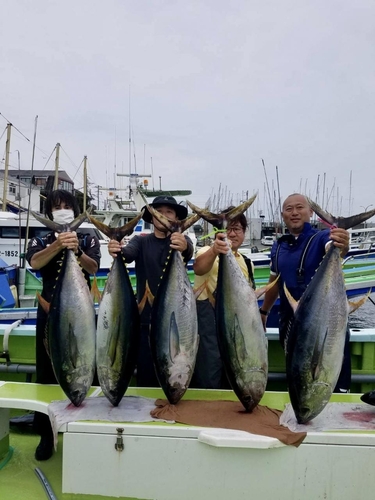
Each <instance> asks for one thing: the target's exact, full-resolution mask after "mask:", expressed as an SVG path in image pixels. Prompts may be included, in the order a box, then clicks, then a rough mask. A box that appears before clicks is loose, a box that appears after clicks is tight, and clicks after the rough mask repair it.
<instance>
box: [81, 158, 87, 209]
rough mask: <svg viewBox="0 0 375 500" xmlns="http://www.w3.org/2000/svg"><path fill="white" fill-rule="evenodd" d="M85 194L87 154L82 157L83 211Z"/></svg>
mask: <svg viewBox="0 0 375 500" xmlns="http://www.w3.org/2000/svg"><path fill="white" fill-rule="evenodd" d="M86 196H87V156H85V157H84V158H83V207H82V208H83V212H84V211H85V210H86V206H87V205H86Z"/></svg>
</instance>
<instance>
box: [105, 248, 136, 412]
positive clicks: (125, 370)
mask: <svg viewBox="0 0 375 500" xmlns="http://www.w3.org/2000/svg"><path fill="white" fill-rule="evenodd" d="M96 335H97V337H96V342H97V344H96V366H97V372H98V378H99V383H100V386H101V388H102V390H103V393H104V395H105V396H106V397H107V399H108V400H109V401H110V402H111V403H112V404H113V405H114V406H117V405H118V404H119V403H120V401H121V399H122V397H123V396H124V394H125V392H126V390H127V388H128V385H129V383H130V379H131V377H132V375H133V373H134V369H135V365H136V361H137V352H138V343H139V313H138V307H137V301H136V298H135V295H134V291H133V288H132V286H131V283H130V279H129V276H128V271H127V269H126V266H125V263H124V262H123V258H122V256H121V255H118V257H116V258H115V259H114V261H113V265H112V268H111V271H110V273H109V276H108V279H107V282H106V285H105V288H104V291H103V295H102V299H101V302H100V306H99V311H98V323H97V334H96Z"/></svg>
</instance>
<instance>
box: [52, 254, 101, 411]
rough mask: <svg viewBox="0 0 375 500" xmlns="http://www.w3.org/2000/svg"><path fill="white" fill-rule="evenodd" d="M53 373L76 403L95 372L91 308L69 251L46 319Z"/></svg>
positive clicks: (93, 311) (91, 304) (85, 282)
mask: <svg viewBox="0 0 375 500" xmlns="http://www.w3.org/2000/svg"><path fill="white" fill-rule="evenodd" d="M47 333H48V344H49V352H50V356H51V361H52V367H53V370H54V373H55V376H56V378H57V380H58V382H59V384H60V386H61V387H62V389H63V391H64V392H65V394H66V395H67V396H68V398H69V399H70V401H71V402H72V403H73V404H74V405H75V406H79V405H80V404H81V403H82V401H83V400H84V398H85V397H86V394H87V392H88V390H89V388H90V387H91V384H92V381H93V378H94V373H95V309H94V304H93V300H92V297H91V295H90V290H89V287H88V286H87V281H86V279H85V277H84V274H83V272H82V269H81V267H80V266H79V264H78V263H77V260H76V258H75V256H74V254H73V252H72V251H71V250H66V253H65V257H64V262H63V266H62V270H61V273H60V275H59V277H58V280H57V283H56V286H55V289H54V292H53V296H52V301H51V304H50V311H49V315H48V321H47Z"/></svg>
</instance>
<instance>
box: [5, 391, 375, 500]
mask: <svg viewBox="0 0 375 500" xmlns="http://www.w3.org/2000/svg"><path fill="white" fill-rule="evenodd" d="M100 396H101V393H100V388H96V387H93V388H92V389H91V392H90V395H89V396H88V398H86V402H87V405H88V406H89V405H91V402H92V403H94V404H95V405H96V403H97V400H98V399H101V398H100ZM145 398H147V399H145ZM160 398H163V393H162V391H161V390H160V389H139V388H135V387H130V388H129V389H128V391H127V394H126V396H125V398H124V399H123V402H122V408H120V409H123V410H125V408H127V407H128V406H130V405H134V404H135V402H139V401H140V400H142V401H143V402H145V403H147V404H150V406H151V407H154V406H156V405H155V401H156V400H157V399H160ZM64 399H65V397H64V394H63V393H62V391H61V389H60V387H58V386H54V385H50V386H47V385H44V386H41V385H38V384H33V383H27V384H26V383H16V382H0V436H1V440H0V469H1V470H0V478H1V484H2V486H1V492H2V496H3V497H4V498H7V499H9V500H12V499H16V498H25V495H27V498H28V500H40V499H41V498H50V499H57V498H58V499H60V500H73V498H74V499H75V500H89V499H90V500H99V499H103V500H108V499H112V498H119V499H122V500H135V499H143V500H145V499H158V500H175V499H176V498H178V499H181V500H191V499H192V498H194V499H197V500H206V499H208V500H218V499H219V500H226V499H227V498H228V496H230V497H233V498H236V499H239V500H245V499H247V498H248V495H249V490H251V492H252V495H256V496H257V497H260V498H271V497H272V496H276V498H278V499H281V500H289V499H290V498H324V497H326V498H330V500H342V499H347V500H349V499H353V498H359V497H358V491H361V492H362V493H361V498H362V497H365V498H367V495H366V492H371V491H372V490H373V489H374V487H375V479H374V475H373V474H371V471H372V468H373V467H372V466H373V465H375V458H374V457H375V453H374V451H375V434H374V431H373V427H372V426H371V425H370V426H368V427H367V429H365V430H363V426H362V427H361V423H360V422H358V429H357V430H350V431H348V430H337V429H336V428H334V427H333V428H330V427H328V428H324V430H318V431H316V430H314V431H309V432H307V434H306V435H302V436H300V439H301V440H302V439H303V441H302V444H300V445H299V446H298V447H296V446H292V445H287V444H285V443H283V442H282V441H281V440H282V439H283V438H282V437H281V435H280V434H278V435H279V437H280V439H279V438H278V437H275V436H272V435H269V431H265V432H264V434H262V430H261V431H260V433H259V430H258V433H257V431H255V432H254V431H253V432H252V431H244V430H239V429H238V428H231V427H230V426H228V425H226V428H223V427H224V425H225V424H224V425H223V427H220V417H219V415H218V414H217V413H216V415H215V418H216V423H215V424H214V426H213V427H207V424H206V426H204V425H199V424H194V423H193V424H190V423H189V420H185V421H184V423H180V424H178V425H176V424H175V423H173V422H171V421H169V422H163V421H151V417H149V416H148V417H146V421H144V422H136V421H134V420H132V419H131V418H129V417H123V418H121V417H120V418H118V420H116V419H114V420H113V419H112V420H110V419H109V418H108V417H107V418H105V419H104V418H97V417H93V418H90V417H87V416H86V418H85V420H84V421H82V420H80V418H79V417H78V415H76V417H74V415H72V414H70V415H71V416H68V417H67V418H66V420H65V423H62V424H61V425H60V426H59V434H58V444H57V451H56V452H55V453H54V454H53V456H52V457H51V458H50V459H49V460H48V461H46V462H37V461H36V460H35V458H34V451H35V447H36V445H37V443H38V440H39V436H36V435H35V434H33V433H32V431H31V430H30V429H29V428H28V427H27V426H24V427H22V426H21V425H20V426H16V425H14V424H11V430H10V433H9V427H8V426H9V416H10V415H11V416H12V417H13V422H16V419H17V416H18V415H20V412H22V418H25V415H24V413H25V411H27V410H38V411H42V412H45V413H47V412H48V408H49V406H50V408H52V405H51V403H52V402H55V403H56V402H59V401H64ZM91 399H92V401H90V400H91ZM104 399H105V398H104ZM95 400H96V401H95ZM181 403H184V404H185V405H186V403H189V406H190V407H192V408H198V409H199V408H201V407H202V405H203V408H207V407H208V408H210V406H211V404H212V405H214V407H215V408H223V406H224V407H225V408H237V406H236V404H238V403H237V402H236V398H235V395H234V393H233V392H232V391H218V390H216V391H215V390H193V389H189V390H188V391H187V392H186V394H185V397H184V400H183V401H182V402H181ZM288 403H289V397H288V393H287V392H284V391H280V392H274V391H266V393H265V394H264V396H263V398H262V400H261V402H260V405H261V406H262V407H263V408H270V409H272V411H273V412H274V413H275V412H278V413H279V414H281V412H282V411H283V410H284V409H285V406H286V405H287V404H288ZM330 403H331V404H333V405H334V404H337V403H340V405H342V404H346V405H347V406H348V407H349V408H350V409H351V410H352V419H353V418H354V414H355V412H357V413H358V410H359V408H361V410H362V412H366V409H367V413H361V414H360V415H358V418H361V415H362V416H363V414H364V415H365V416H367V418H371V414H374V413H375V410H374V409H373V408H371V407H368V406H367V405H364V403H362V402H361V400H360V394H358V393H356V394H354V393H352V394H345V395H344V394H334V395H333V396H332V398H331V401H330ZM65 404H66V403H65ZM14 409H16V410H14ZM177 409H178V406H177ZM17 410H18V411H17ZM148 411H149V410H148ZM225 411H228V410H224V415H225V414H226V413H225ZM10 412H11V413H10ZM371 412H372V413H371ZM124 414H125V413H124ZM276 414H277V413H276ZM242 417H243V418H247V415H246V414H243V415H242ZM195 421H196V420H195ZM352 425H353V422H352ZM279 427H280V426H278V427H277V430H279ZM369 427H370V428H369ZM283 432H287V429H285V430H284V431H283ZM290 434H291V433H290ZM333 464H335V465H333ZM316 477H319V481H316ZM145 478H147V480H145ZM259 478H261V480H260V479H259ZM275 484H277V493H275ZM26 492H27V493H26ZM46 495H47V496H46ZM370 497H371V495H370V494H369V496H368V498H370Z"/></svg>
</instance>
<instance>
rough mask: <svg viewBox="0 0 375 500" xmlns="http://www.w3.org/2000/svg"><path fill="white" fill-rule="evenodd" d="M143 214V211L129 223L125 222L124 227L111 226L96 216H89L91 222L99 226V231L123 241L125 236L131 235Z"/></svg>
mask: <svg viewBox="0 0 375 500" xmlns="http://www.w3.org/2000/svg"><path fill="white" fill-rule="evenodd" d="M142 216H143V211H142V212H141V213H140V214H139V215H137V217H134V219H132V220H131V221H129V222H128V223H127V224H124V225H123V226H122V227H109V226H107V225H106V224H103V222H100V221H99V220H97V219H95V217H91V216H88V218H89V220H90V222H91V223H92V224H94V226H95V227H97V228H98V229H99V231H101V232H102V233H104V234H105V235H106V236H108V238H110V239H111V240H117V241H121V240H122V239H123V238H124V236H129V235H130V234H132V232H133V231H134V228H135V226H136V225H137V224H138V221H140V220H141V218H142Z"/></svg>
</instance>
